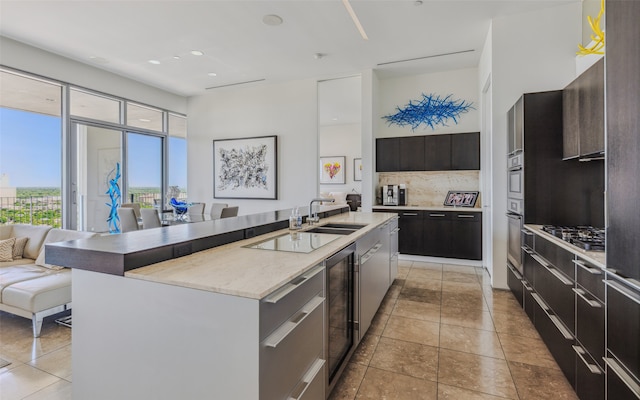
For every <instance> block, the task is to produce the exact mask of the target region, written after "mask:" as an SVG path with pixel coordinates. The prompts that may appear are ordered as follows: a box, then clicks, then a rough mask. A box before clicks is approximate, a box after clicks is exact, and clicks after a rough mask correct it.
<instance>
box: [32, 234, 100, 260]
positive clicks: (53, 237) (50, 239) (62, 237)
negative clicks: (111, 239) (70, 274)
mask: <svg viewBox="0 0 640 400" xmlns="http://www.w3.org/2000/svg"><path fill="white" fill-rule="evenodd" d="M97 235H98V234H97V233H94V232H81V231H72V230H68V229H58V228H53V229H51V230H50V231H49V233H48V234H47V237H46V238H45V239H44V243H42V249H41V250H40V254H38V258H36V265H39V266H41V267H45V268H49V269H62V268H63V267H60V266H58V265H52V264H47V263H46V262H45V248H46V246H45V245H46V244H47V243H56V242H66V241H67V240H77V239H87V238H90V237H94V236H97Z"/></svg>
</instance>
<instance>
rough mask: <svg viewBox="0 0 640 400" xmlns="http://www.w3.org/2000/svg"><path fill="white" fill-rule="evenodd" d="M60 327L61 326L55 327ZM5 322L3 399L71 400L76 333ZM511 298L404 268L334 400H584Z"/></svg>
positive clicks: (462, 280) (465, 271)
mask: <svg viewBox="0 0 640 400" xmlns="http://www.w3.org/2000/svg"><path fill="white" fill-rule="evenodd" d="M54 318H55V317H54ZM54 318H48V319H46V320H45V323H44V325H43V328H42V335H41V337H40V338H37V339H34V338H32V337H31V321H30V320H27V319H25V318H20V317H16V316H13V315H11V314H7V313H3V312H0V358H3V359H5V360H7V361H10V362H11V365H9V366H7V367H4V368H0V399H1V400H13V399H28V400H39V399H48V400H59V399H70V398H71V382H72V379H71V378H72V376H71V375H72V373H71V329H69V328H66V327H63V326H59V325H57V324H55V323H54V322H53V319H54ZM575 398H576V396H575V394H574V392H573V390H572V389H571V387H570V386H569V384H568V382H567V381H566V379H565V378H564V376H563V375H562V372H560V370H559V369H558V366H557V364H556V363H555V361H554V360H553V357H552V356H551V355H550V354H549V352H548V350H547V348H546V346H545V345H544V343H543V342H542V341H541V340H540V337H539V336H538V334H537V332H536V331H535V329H534V328H533V326H532V325H531V323H530V322H529V319H528V318H527V316H526V315H525V314H524V312H523V311H522V310H521V309H520V307H519V305H518V303H517V302H516V301H515V299H514V298H513V296H512V295H511V293H509V292H506V291H499V290H492V289H491V287H490V286H489V283H488V276H487V274H486V272H483V270H482V269H479V268H472V267H462V266H455V265H447V264H434V263H423V262H410V261H401V262H400V268H399V275H398V279H397V280H396V282H395V284H394V285H393V286H392V287H391V288H390V289H389V292H388V293H387V296H386V297H385V299H384V301H383V303H382V305H381V307H380V310H379V311H378V313H377V315H376V317H375V319H374V321H373V324H372V326H371V328H370V330H369V332H368V333H367V335H366V337H365V338H364V340H363V341H362V342H361V344H360V345H359V347H358V349H357V350H356V352H355V353H354V356H353V357H352V359H351V362H350V363H349V365H348V366H347V369H346V370H345V373H344V374H343V376H342V378H341V380H340V382H339V383H338V385H336V388H335V390H334V392H333V393H332V395H331V399H334V400H338V399H388V400H402V399H411V400H414V399H440V400H467V399H469V400H485V399H486V400H489V399H494V400H496V399H522V400H528V399H536V400H544V399H554V400H556V399H575Z"/></svg>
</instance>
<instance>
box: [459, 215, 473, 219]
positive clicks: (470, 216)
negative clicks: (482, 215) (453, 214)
mask: <svg viewBox="0 0 640 400" xmlns="http://www.w3.org/2000/svg"><path fill="white" fill-rule="evenodd" d="M458 218H475V215H469V214H460V215H458Z"/></svg>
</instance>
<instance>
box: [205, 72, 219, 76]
mask: <svg viewBox="0 0 640 400" xmlns="http://www.w3.org/2000/svg"><path fill="white" fill-rule="evenodd" d="M207 75H209V76H218V74H216V73H215V72H209V73H208V74H207Z"/></svg>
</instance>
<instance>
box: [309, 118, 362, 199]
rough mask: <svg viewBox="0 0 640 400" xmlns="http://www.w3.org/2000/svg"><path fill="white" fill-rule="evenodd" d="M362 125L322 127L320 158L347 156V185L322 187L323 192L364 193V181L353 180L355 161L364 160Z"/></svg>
mask: <svg viewBox="0 0 640 400" xmlns="http://www.w3.org/2000/svg"><path fill="white" fill-rule="evenodd" d="M360 132H361V125H360V124H342V125H330V126H321V127H320V130H319V135H320V157H331V156H345V157H346V159H345V167H346V168H345V183H344V184H343V185H335V184H332V185H322V184H321V185H320V191H321V192H347V193H353V191H354V190H355V192H356V193H361V192H362V181H354V180H353V159H354V158H362V138H361V135H360ZM318 168H320V166H319V164H318Z"/></svg>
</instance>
